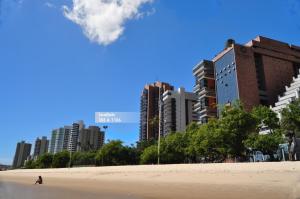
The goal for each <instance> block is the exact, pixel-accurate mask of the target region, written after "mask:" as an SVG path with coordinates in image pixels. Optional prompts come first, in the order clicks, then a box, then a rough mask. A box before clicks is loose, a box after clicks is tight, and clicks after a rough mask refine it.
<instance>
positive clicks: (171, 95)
mask: <svg viewBox="0 0 300 199" xmlns="http://www.w3.org/2000/svg"><path fill="white" fill-rule="evenodd" d="M162 101H163V102H162V106H163V125H162V128H163V129H162V131H163V136H166V135H168V134H169V133H171V132H182V131H185V130H186V127H187V125H188V124H189V123H191V122H193V121H197V114H196V113H195V112H194V110H193V109H194V105H195V103H196V102H197V95H196V94H194V93H191V92H185V89H184V88H179V89H178V91H172V90H168V91H166V92H164V94H163V99H162Z"/></svg>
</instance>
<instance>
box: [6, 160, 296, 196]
mask: <svg viewBox="0 0 300 199" xmlns="http://www.w3.org/2000/svg"><path fill="white" fill-rule="evenodd" d="M39 175H41V176H43V178H44V184H43V185H33V183H34V182H35V180H36V178H37V176H39ZM25 193H26V194H27V195H26V194H25ZM20 196H21V197H20ZM15 198H22V199H29V198H30V199H37V198H43V199H44V198H46V199H65V198H71V199H77V198H78V199H79V198H89V199H96V198H97V199H98V198H104V199H113V198H115V199H183V198H186V199H202V198H203V199H208V198H216V199H218V198H228V199H235V198H236V199H237V198H243V199H248V198H249V199H250V198H257V199H260V198H261V199H269V198H270V199H271V198H272V199H287V198H288V199H300V162H276V163H222V164H221V163H220V164H178V165H147V166H117V167H85V168H72V169H43V170H42V169H36V170H12V171H3V172H0V199H15Z"/></svg>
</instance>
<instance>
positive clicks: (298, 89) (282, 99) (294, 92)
mask: <svg viewBox="0 0 300 199" xmlns="http://www.w3.org/2000/svg"><path fill="white" fill-rule="evenodd" d="M299 98H300V74H299V75H298V77H297V78H295V77H294V78H293V82H292V83H291V85H290V86H286V87H285V92H284V93H283V94H281V95H279V96H278V102H276V103H275V106H274V107H273V108H272V110H273V111H275V112H276V113H277V115H278V117H279V118H280V119H281V111H282V110H283V109H284V108H286V107H287V106H288V105H289V104H290V103H292V102H293V101H295V100H297V99H299Z"/></svg>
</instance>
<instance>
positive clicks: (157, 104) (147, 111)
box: [140, 82, 174, 141]
mask: <svg viewBox="0 0 300 199" xmlns="http://www.w3.org/2000/svg"><path fill="white" fill-rule="evenodd" d="M173 89H174V87H173V86H171V85H170V84H168V83H164V82H155V83H153V84H149V85H146V86H145V87H144V89H143V91H142V95H141V107H140V141H143V140H151V139H157V138H158V133H161V134H162V125H163V118H162V114H160V113H161V112H162V110H161V103H162V95H163V93H164V92H165V91H168V90H173Z"/></svg>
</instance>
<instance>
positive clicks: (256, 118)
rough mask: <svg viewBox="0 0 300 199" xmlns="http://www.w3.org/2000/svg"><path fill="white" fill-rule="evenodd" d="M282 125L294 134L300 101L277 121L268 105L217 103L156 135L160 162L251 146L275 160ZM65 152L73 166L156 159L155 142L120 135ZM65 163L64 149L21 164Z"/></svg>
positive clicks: (237, 155)
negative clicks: (264, 130)
mask: <svg viewBox="0 0 300 199" xmlns="http://www.w3.org/2000/svg"><path fill="white" fill-rule="evenodd" d="M262 126H264V127H268V128H269V130H270V131H269V133H268V134H266V135H261V134H259V131H260V128H261V127H262ZM286 131H292V132H294V133H295V134H296V135H298V136H299V132H300V101H296V102H294V103H292V104H290V105H289V106H288V107H287V108H285V109H284V110H283V111H282V120H281V122H279V119H278V118H277V114H276V113H275V112H273V111H272V110H271V109H269V108H268V107H264V106H258V107H255V108H253V109H252V111H251V112H247V111H245V109H244V107H243V105H242V104H241V103H239V102H236V103H235V104H233V105H232V106H230V107H223V109H222V111H221V117H220V118H219V119H211V120H209V122H208V123H207V124H204V125H198V124H197V123H191V124H190V125H189V126H188V127H187V129H186V131H185V132H174V133H170V134H169V135H168V136H166V137H164V138H161V141H160V154H159V157H160V163H162V164H175V163H199V162H224V161H226V160H235V161H236V160H238V161H247V160H248V159H249V157H248V154H249V152H251V150H259V151H262V152H263V153H264V154H267V155H269V156H270V158H271V160H272V161H275V158H274V156H273V154H274V153H275V152H276V150H277V149H278V145H279V144H281V143H284V142H285V140H284V136H283V135H284V134H285V133H286ZM71 155H72V156H71V157H72V159H71V166H73V167H76V166H87V165H97V166H110V165H135V164H156V163H157V159H158V143H157V141H155V140H149V141H142V142H138V143H137V145H136V146H134V145H131V146H126V145H124V144H123V142H122V141H120V140H110V141H108V143H106V144H105V145H104V146H103V147H102V148H101V149H100V150H98V151H90V152H76V153H73V154H71ZM69 165H70V153H69V152H67V151H63V152H60V153H57V154H55V155H52V154H48V153H47V154H44V155H42V156H40V157H39V158H38V159H37V160H35V161H33V160H30V161H27V162H26V165H25V167H26V168H28V169H32V168H51V167H52V168H63V167H67V166H69Z"/></svg>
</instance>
